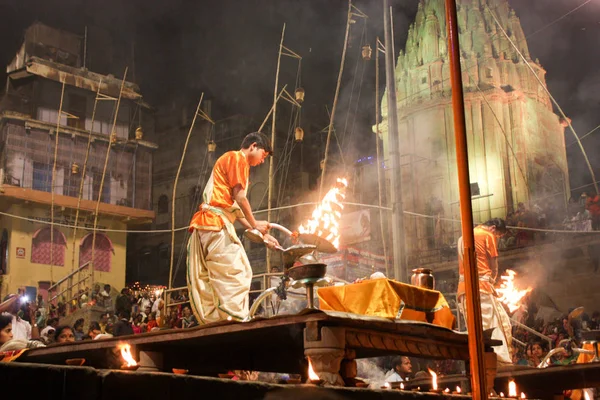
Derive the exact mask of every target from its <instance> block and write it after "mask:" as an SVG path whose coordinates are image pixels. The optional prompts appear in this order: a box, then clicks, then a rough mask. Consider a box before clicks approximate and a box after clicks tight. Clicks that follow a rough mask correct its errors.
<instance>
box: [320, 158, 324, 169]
mask: <svg viewBox="0 0 600 400" xmlns="http://www.w3.org/2000/svg"><path fill="white" fill-rule="evenodd" d="M319 165H320V166H321V170H322V169H323V168H325V160H321V163H320V164H319Z"/></svg>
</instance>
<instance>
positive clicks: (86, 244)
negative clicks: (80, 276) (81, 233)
mask: <svg viewBox="0 0 600 400" xmlns="http://www.w3.org/2000/svg"><path fill="white" fill-rule="evenodd" d="M93 241H94V234H92V233H90V234H88V235H87V236H85V237H84V238H83V239H81V244H80V247H79V266H82V265H83V264H85V263H87V262H89V261H91V260H92V242H93ZM114 252H115V250H114V248H113V245H112V242H111V241H110V239H109V238H108V236H106V235H105V234H103V233H96V243H95V245H94V269H95V270H96V271H102V272H110V267H111V262H112V255H113V254H114Z"/></svg>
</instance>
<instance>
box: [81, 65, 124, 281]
mask: <svg viewBox="0 0 600 400" xmlns="http://www.w3.org/2000/svg"><path fill="white" fill-rule="evenodd" d="M127 70H128V67H126V68H125V73H124V74H123V80H122V81H121V88H120V89H119V97H118V99H117V105H116V108H115V116H114V118H113V124H112V128H111V130H110V138H109V141H108V146H107V147H106V157H105V158H104V168H103V169H102V178H101V179H100V186H99V189H98V201H96V210H95V212H94V225H93V230H92V254H91V257H90V287H91V286H93V285H94V253H95V250H96V228H97V227H98V210H99V209H100V201H101V200H102V188H103V187H104V178H105V176H106V167H107V166H108V158H109V157H110V149H111V146H112V142H113V140H114V139H115V138H116V133H115V126H116V125H117V117H118V115H119V107H120V106H121V97H122V94H123V88H124V87H125V78H126V77H127Z"/></svg>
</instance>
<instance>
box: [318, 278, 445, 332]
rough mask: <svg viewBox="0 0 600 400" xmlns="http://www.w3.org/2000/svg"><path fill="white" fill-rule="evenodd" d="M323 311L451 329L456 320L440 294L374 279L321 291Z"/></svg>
mask: <svg viewBox="0 0 600 400" xmlns="http://www.w3.org/2000/svg"><path fill="white" fill-rule="evenodd" d="M318 295H319V308H320V309H321V310H331V311H342V312H349V313H353V314H362V315H370V316H376V317H383V318H392V319H403V320H410V321H420V322H430V323H432V324H435V325H439V326H443V327H445V328H449V329H452V328H453V327H454V322H455V318H454V315H453V314H452V312H451V311H450V307H449V306H448V302H447V301H446V299H445V298H444V295H442V294H441V293H440V292H438V291H436V290H428V289H423V288H419V287H416V286H413V285H408V284H405V283H400V282H397V281H393V280H391V279H372V280H368V281H364V282H360V283H354V284H351V285H345V286H331V287H323V288H319V290H318Z"/></svg>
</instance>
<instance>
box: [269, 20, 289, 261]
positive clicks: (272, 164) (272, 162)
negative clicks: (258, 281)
mask: <svg viewBox="0 0 600 400" xmlns="http://www.w3.org/2000/svg"><path fill="white" fill-rule="evenodd" d="M284 37H285V24H283V29H282V31H281V41H280V42H279V51H278V52H277V71H276V73H275V89H274V90H273V117H272V119H271V148H272V149H273V151H275V117H276V115H277V89H278V86H279V68H280V67H281V50H282V49H283V38H284ZM274 173H275V159H274V157H273V155H271V158H270V159H269V188H268V194H267V210H268V211H267V221H271V207H272V204H271V201H272V199H273V174H274ZM265 251H266V252H267V272H271V252H270V251H269V249H268V248H267V249H266V250H265Z"/></svg>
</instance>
